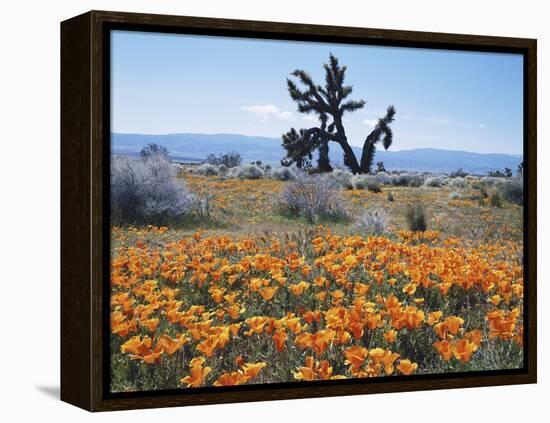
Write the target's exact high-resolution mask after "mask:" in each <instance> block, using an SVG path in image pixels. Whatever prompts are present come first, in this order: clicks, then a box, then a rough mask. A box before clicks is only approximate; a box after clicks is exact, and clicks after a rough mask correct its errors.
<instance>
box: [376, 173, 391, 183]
mask: <svg viewBox="0 0 550 423" xmlns="http://www.w3.org/2000/svg"><path fill="white" fill-rule="evenodd" d="M374 179H375V180H376V182H378V183H379V184H382V185H390V184H391V183H392V175H390V174H389V173H388V172H378V173H377V174H376V175H374Z"/></svg>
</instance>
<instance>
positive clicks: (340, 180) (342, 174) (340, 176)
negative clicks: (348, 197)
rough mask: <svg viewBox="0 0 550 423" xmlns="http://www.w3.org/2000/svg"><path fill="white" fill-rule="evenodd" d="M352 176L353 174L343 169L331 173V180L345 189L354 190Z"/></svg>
mask: <svg viewBox="0 0 550 423" xmlns="http://www.w3.org/2000/svg"><path fill="white" fill-rule="evenodd" d="M352 176H353V174H352V173H351V172H348V171H347V170H342V169H334V170H333V171H332V172H331V173H330V178H331V179H332V180H333V181H334V182H336V183H337V184H338V185H340V186H341V187H343V188H347V189H352V188H353V183H352Z"/></svg>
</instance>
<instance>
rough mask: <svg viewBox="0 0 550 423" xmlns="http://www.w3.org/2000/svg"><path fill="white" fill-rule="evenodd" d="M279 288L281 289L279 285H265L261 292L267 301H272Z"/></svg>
mask: <svg viewBox="0 0 550 423" xmlns="http://www.w3.org/2000/svg"><path fill="white" fill-rule="evenodd" d="M278 289H279V287H278V286H265V287H263V288H261V289H260V290H259V292H260V295H261V296H262V298H263V299H264V300H265V301H270V300H271V299H272V298H273V296H274V295H275V293H276V292H277V290H278Z"/></svg>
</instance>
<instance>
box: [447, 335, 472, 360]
mask: <svg viewBox="0 0 550 423" xmlns="http://www.w3.org/2000/svg"><path fill="white" fill-rule="evenodd" d="M476 350H477V345H476V344H474V343H473V342H470V341H469V340H468V339H465V338H463V339H459V340H458V341H456V342H455V343H454V344H453V354H454V356H455V358H456V359H457V360H459V361H461V362H463V363H468V362H469V361H470V358H471V356H472V354H473V352H474V351H476Z"/></svg>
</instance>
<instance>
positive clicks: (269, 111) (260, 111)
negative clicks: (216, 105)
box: [241, 104, 295, 122]
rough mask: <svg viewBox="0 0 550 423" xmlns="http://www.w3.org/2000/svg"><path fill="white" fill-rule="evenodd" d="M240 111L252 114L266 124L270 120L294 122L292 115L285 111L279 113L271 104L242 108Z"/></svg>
mask: <svg viewBox="0 0 550 423" xmlns="http://www.w3.org/2000/svg"><path fill="white" fill-rule="evenodd" d="M241 109H242V110H245V111H247V112H250V113H253V114H255V115H256V116H258V117H259V118H260V120H261V121H262V122H268V121H270V120H271V119H279V120H294V119H295V117H294V114H292V113H291V112H287V111H281V110H279V109H278V108H277V106H274V105H273V104H265V105H262V104H256V105H254V106H242V107H241Z"/></svg>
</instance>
